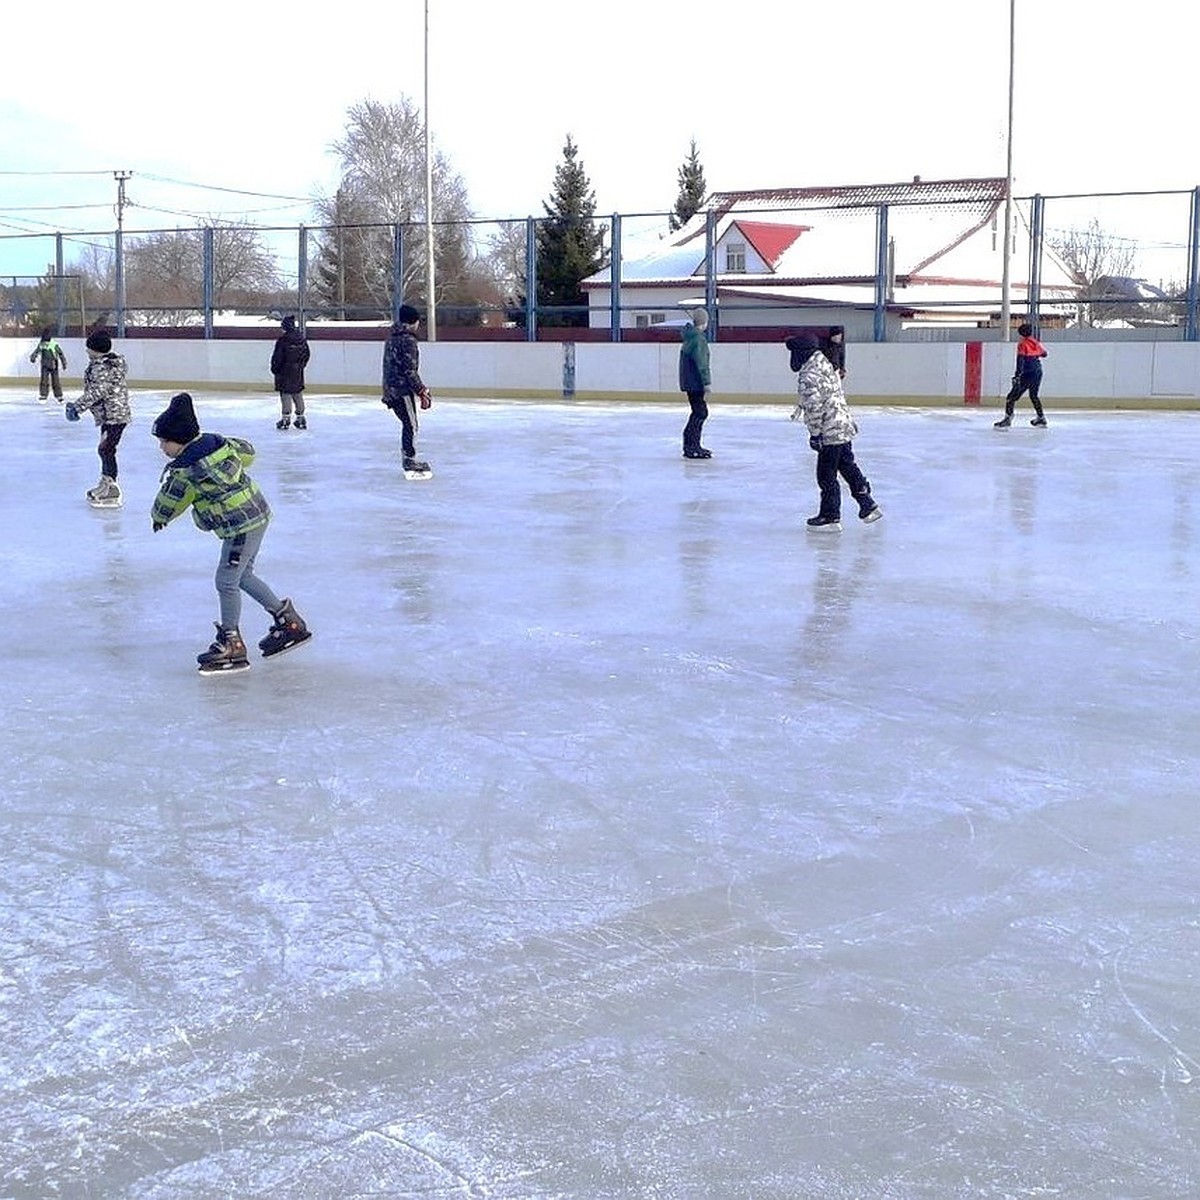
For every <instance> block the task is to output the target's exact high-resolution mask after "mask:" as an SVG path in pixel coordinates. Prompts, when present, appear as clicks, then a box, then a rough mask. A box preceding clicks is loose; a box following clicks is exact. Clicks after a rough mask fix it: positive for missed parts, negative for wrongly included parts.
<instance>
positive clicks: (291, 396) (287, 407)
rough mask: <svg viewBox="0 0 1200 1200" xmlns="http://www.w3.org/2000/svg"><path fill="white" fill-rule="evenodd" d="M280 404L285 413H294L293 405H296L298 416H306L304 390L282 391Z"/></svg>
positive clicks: (287, 414)
mask: <svg viewBox="0 0 1200 1200" xmlns="http://www.w3.org/2000/svg"><path fill="white" fill-rule="evenodd" d="M279 404H280V407H281V408H282V409H283V415H284V416H285V417H290V416H291V415H292V405H293V404H294V405H295V406H296V416H298V417H302V416H304V393H303V392H280V393H279Z"/></svg>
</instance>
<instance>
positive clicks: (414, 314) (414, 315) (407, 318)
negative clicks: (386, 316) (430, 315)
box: [396, 304, 421, 325]
mask: <svg viewBox="0 0 1200 1200" xmlns="http://www.w3.org/2000/svg"><path fill="white" fill-rule="evenodd" d="M420 319H421V314H420V313H419V312H418V311H417V310H416V309H415V308H413V306H412V305H411V304H402V305H400V308H399V309H398V310H397V312H396V322H397V324H399V325H411V324H412V323H413V322H414V321H419V320H420Z"/></svg>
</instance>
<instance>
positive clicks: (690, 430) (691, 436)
mask: <svg viewBox="0 0 1200 1200" xmlns="http://www.w3.org/2000/svg"><path fill="white" fill-rule="evenodd" d="M687 398H688V403H689V404H690V405H691V406H692V415H691V416H690V417H688V423H687V424H686V425H685V426H684V427H683V448H684V450H685V451H686V450H699V449H700V432H701V430H702V429H703V428H704V422H705V421H707V420H708V405H707V404H706V403H705V401H704V393H703V392H688V394H687Z"/></svg>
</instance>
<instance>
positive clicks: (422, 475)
mask: <svg viewBox="0 0 1200 1200" xmlns="http://www.w3.org/2000/svg"><path fill="white" fill-rule="evenodd" d="M404 478H405V479H432V478H433V468H432V467H430V465H429V464H428V463H427V462H422V461H421V460H420V459H419V458H406V459H405V460H404Z"/></svg>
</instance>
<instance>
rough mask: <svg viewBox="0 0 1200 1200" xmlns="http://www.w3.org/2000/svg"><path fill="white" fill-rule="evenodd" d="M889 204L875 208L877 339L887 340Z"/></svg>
mask: <svg viewBox="0 0 1200 1200" xmlns="http://www.w3.org/2000/svg"><path fill="white" fill-rule="evenodd" d="M888 257H889V256H888V206H887V205H886V204H880V205H878V206H876V209H875V340H876V341H877V342H886V341H887V299H888V266H889V264H888Z"/></svg>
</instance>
